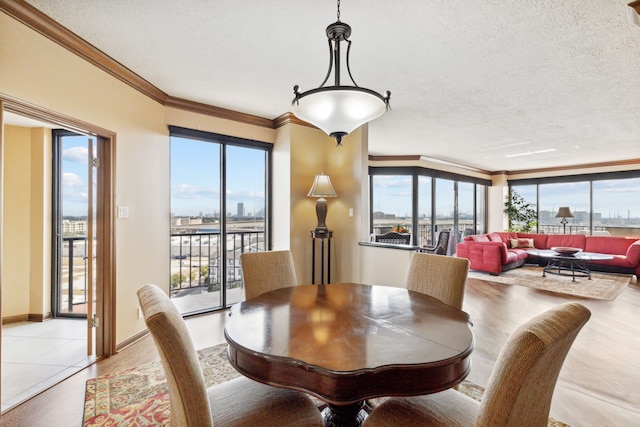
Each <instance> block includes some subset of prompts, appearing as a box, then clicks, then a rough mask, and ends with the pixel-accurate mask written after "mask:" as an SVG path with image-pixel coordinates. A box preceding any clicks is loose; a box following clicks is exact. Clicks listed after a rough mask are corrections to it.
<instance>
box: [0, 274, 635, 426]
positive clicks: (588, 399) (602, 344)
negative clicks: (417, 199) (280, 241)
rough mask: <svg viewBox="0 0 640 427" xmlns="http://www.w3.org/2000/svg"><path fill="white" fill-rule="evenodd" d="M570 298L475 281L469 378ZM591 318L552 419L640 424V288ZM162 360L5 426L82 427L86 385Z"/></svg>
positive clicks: (141, 358) (102, 370)
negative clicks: (514, 336)
mask: <svg viewBox="0 0 640 427" xmlns="http://www.w3.org/2000/svg"><path fill="white" fill-rule="evenodd" d="M567 300H568V299H567V298H565V297H561V296H557V295H554V294H551V293H547V292H541V291H536V290H533V289H530V288H526V287H521V286H509V285H501V284H496V283H489V282H485V281H481V280H474V279H469V283H468V285H467V291H466V296H465V304H464V309H465V311H467V312H468V313H469V314H470V315H471V318H472V321H473V324H474V326H473V331H474V334H475V338H476V348H475V350H474V352H473V367H472V371H471V374H470V376H469V378H468V379H469V380H471V381H473V382H475V383H477V384H480V385H485V384H486V381H487V378H488V377H489V374H490V372H491V369H492V368H493V364H494V363H495V359H496V357H497V354H498V352H499V350H500V348H501V346H502V344H503V343H504V341H505V340H506V338H507V336H508V335H509V334H510V333H511V332H512V331H513V330H514V329H515V328H516V327H517V326H518V325H520V324H521V323H523V322H525V321H526V320H528V319H529V318H531V317H533V316H534V315H536V314H538V313H540V312H542V311H544V310H546V309H548V308H550V307H552V306H554V305H556V304H560V303H562V302H565V301H567ZM578 301H579V302H581V303H583V304H585V305H586V306H587V307H589V309H591V311H592V317H591V319H590V320H589V322H588V323H587V324H586V326H585V327H584V328H583V330H582V331H581V332H580V334H579V335H578V338H577V339H576V341H575V343H574V345H573V347H572V349H571V351H570V352H569V355H568V357H567V360H566V361H565V364H564V367H563V369H562V372H561V374H560V378H559V381H558V384H557V385H556V391H555V394H554V399H553V404H552V408H551V416H553V417H555V418H557V419H559V420H562V421H564V422H566V423H568V424H570V425H571V426H573V427H581V426H584V427H590V426H594V427H595V426H597V427H601V426H616V427H621V426H640V391H639V390H640V386H639V385H640V287H639V286H638V285H631V286H629V287H628V288H627V289H625V290H624V291H623V292H622V294H620V295H619V296H618V298H617V299H616V300H615V301H597V300H587V299H579V300H578ZM224 320H225V314H224V313H216V314H211V315H206V316H200V317H196V318H191V319H188V321H187V324H188V326H189V329H190V331H191V333H192V335H193V336H194V341H195V343H196V347H198V348H203V347H206V346H209V345H214V344H218V343H221V342H223V341H224V337H223V335H222V329H223V325H224ZM153 360H158V355H157V352H156V350H155V347H154V345H153V341H152V340H151V338H150V337H146V338H144V339H142V340H140V341H139V342H137V343H136V344H134V345H132V346H130V347H128V348H126V349H124V350H123V351H121V352H120V353H119V354H117V355H116V356H114V357H111V358H110V359H107V360H105V361H102V362H100V363H98V364H96V365H93V366H91V367H89V368H87V369H85V370H83V371H81V372H80V373H78V374H76V375H74V376H73V377H71V378H70V379H68V380H65V381H63V382H62V383H60V384H59V385H57V386H55V387H53V388H52V389H49V390H48V391H46V392H44V393H42V394H41V395H39V396H36V397H35V398H34V399H32V400H30V401H28V402H26V403H25V404H23V405H21V406H19V407H17V408H15V409H13V410H11V411H9V412H8V413H6V414H5V415H3V416H2V418H1V419H0V425H2V426H29V427H39V426H64V427H68V426H81V425H82V409H83V401H84V383H85V381H86V380H87V379H89V378H92V377H95V376H97V375H103V374H106V373H109V372H115V371H119V370H122V369H126V368H129V367H132V366H136V365H139V364H141V363H146V362H149V361H153Z"/></svg>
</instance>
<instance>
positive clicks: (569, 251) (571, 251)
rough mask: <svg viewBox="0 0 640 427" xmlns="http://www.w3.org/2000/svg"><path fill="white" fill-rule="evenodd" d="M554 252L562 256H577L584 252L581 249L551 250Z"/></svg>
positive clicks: (554, 248)
mask: <svg viewBox="0 0 640 427" xmlns="http://www.w3.org/2000/svg"><path fill="white" fill-rule="evenodd" d="M551 250H552V251H555V252H557V253H558V254H560V255H574V254H577V253H578V252H582V249H580V248H567V247H562V246H560V247H553V248H551Z"/></svg>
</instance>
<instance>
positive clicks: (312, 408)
mask: <svg viewBox="0 0 640 427" xmlns="http://www.w3.org/2000/svg"><path fill="white" fill-rule="evenodd" d="M207 395H208V397H209V402H210V404H211V408H213V410H212V418H213V425H214V426H215V427H229V426H247V427H257V426H279V427H280V426H282V427H284V426H291V427H294V426H295V427H299V426H318V427H322V425H323V423H322V416H321V414H320V411H319V410H318V407H317V406H316V405H315V404H314V403H313V401H312V400H311V399H310V398H309V397H308V396H307V395H305V394H303V393H300V392H297V391H293V390H286V389H283V388H278V387H271V386H268V385H265V384H262V383H259V382H257V381H253V380H250V379H248V378H246V377H239V378H235V379H233V380H230V381H226V382H224V383H222V384H218V385H215V386H213V387H211V388H209V389H208V390H207Z"/></svg>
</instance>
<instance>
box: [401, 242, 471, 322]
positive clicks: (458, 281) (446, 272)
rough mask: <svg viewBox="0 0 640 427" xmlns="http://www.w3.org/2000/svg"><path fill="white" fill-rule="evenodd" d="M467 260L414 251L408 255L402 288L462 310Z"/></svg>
mask: <svg viewBox="0 0 640 427" xmlns="http://www.w3.org/2000/svg"><path fill="white" fill-rule="evenodd" d="M468 273H469V260H468V259H466V258H456V257H451V256H444V255H433V254H427V253H420V252H415V253H413V255H412V256H411V261H410V263H409V272H408V274H407V280H406V287H407V289H409V290H412V291H418V292H422V293H423V294H427V295H429V296H432V297H434V298H437V299H439V300H440V301H442V302H444V303H445V304H448V305H450V306H453V307H456V308H457V309H460V310H462V302H463V300H464V288H465V285H466V283H467V274H468Z"/></svg>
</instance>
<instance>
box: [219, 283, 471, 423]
mask: <svg viewBox="0 0 640 427" xmlns="http://www.w3.org/2000/svg"><path fill="white" fill-rule="evenodd" d="M224 333H225V338H226V340H227V342H228V344H229V346H228V354H229V360H230V362H231V364H232V365H233V366H234V367H235V368H236V369H237V370H238V371H239V372H240V373H242V374H243V375H245V376H247V377H249V378H252V379H254V380H256V381H259V382H262V383H265V384H270V385H273V386H278V387H284V388H289V389H293V390H300V391H304V392H306V393H310V394H311V395H313V396H315V397H317V398H318V399H320V400H322V401H324V402H326V404H327V405H326V408H325V409H324V410H323V416H324V419H325V425H326V426H359V425H360V424H361V423H362V421H363V420H364V419H365V418H366V416H367V412H366V410H365V408H366V406H365V401H366V400H367V399H371V398H375V397H382V396H414V395H422V394H428V393H434V392H438V391H442V390H445V389H447V388H450V387H453V386H454V385H456V384H458V383H459V382H461V381H462V380H463V379H464V378H465V377H466V376H467V375H468V373H469V370H470V368H471V358H470V355H471V352H472V350H473V346H474V337H473V333H472V332H471V328H470V322H469V316H468V314H467V313H465V312H464V311H461V310H458V309H456V308H454V307H451V306H449V305H446V304H444V303H442V302H441V301H439V300H437V299H435V298H432V297H430V296H427V295H425V294H422V293H419V292H414V291H410V290H407V289H403V288H396V287H389V286H372V285H363V284H355V283H342V284H331V285H299V286H294V287H289V288H281V289H277V290H274V291H270V292H267V293H265V294H262V295H260V296H258V297H256V298H253V299H251V300H247V301H244V302H241V303H238V304H236V305H234V306H233V307H232V308H231V310H230V311H229V314H228V319H227V321H226V324H225V331H224Z"/></svg>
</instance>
